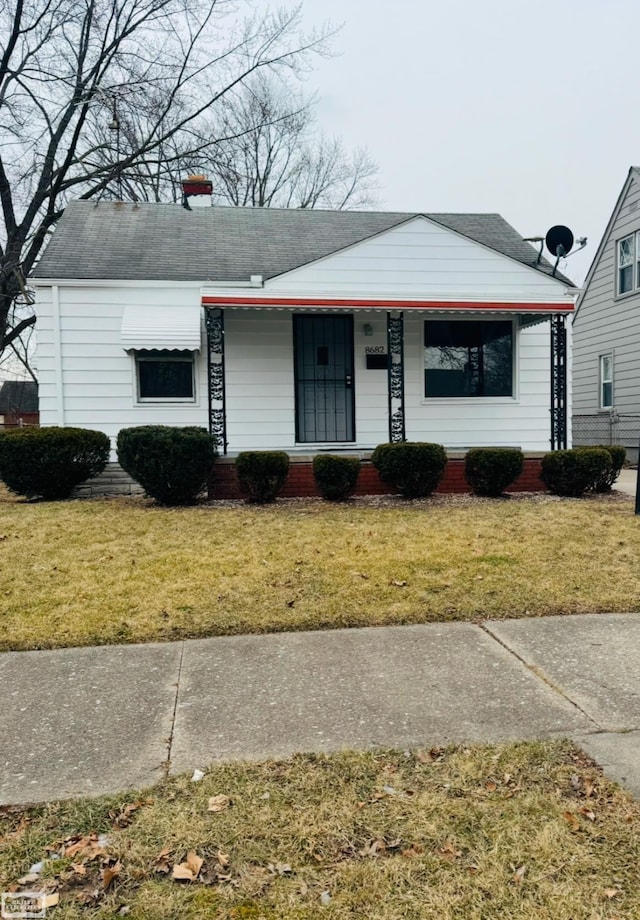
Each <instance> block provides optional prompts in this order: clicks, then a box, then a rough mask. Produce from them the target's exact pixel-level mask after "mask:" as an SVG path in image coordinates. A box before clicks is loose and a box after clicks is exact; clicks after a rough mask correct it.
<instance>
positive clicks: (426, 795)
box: [0, 742, 640, 920]
mask: <svg viewBox="0 0 640 920" xmlns="http://www.w3.org/2000/svg"><path fill="white" fill-rule="evenodd" d="M219 794H226V795H227V796H229V797H230V799H231V805H230V806H229V807H228V808H227V809H226V810H224V811H221V812H218V813H211V812H208V810H207V804H208V799H209V797H210V796H214V795H219ZM138 798H139V797H138V796H137V795H133V794H130V795H128V796H119V797H111V798H104V799H99V800H93V801H91V800H84V801H75V802H62V803H53V804H50V805H46V806H43V807H38V808H34V809H30V810H24V809H6V810H3V809H0V890H7V889H8V887H9V886H10V885H12V884H14V883H15V882H16V881H17V879H18V878H19V877H21V876H23V875H24V873H26V872H27V871H28V870H29V867H30V866H31V865H32V864H33V863H35V862H37V861H39V860H41V859H43V858H44V857H45V856H46V855H47V847H51V848H52V850H53V851H58V852H59V851H60V841H61V840H62V839H63V838H66V837H69V836H70V835H73V834H89V833H91V832H92V831H95V832H98V833H106V834H107V835H108V841H107V844H106V847H107V853H106V854H103V855H102V857H99V858H98V859H94V860H85V862H84V868H82V866H81V869H74V868H73V863H74V862H75V864H76V865H81V864H82V862H83V854H78V855H76V856H75V857H74V858H73V859H71V858H66V859H57V860H54V861H50V862H48V863H47V864H46V865H45V868H44V871H43V873H42V878H43V879H45V880H48V884H49V885H50V886H51V887H52V888H58V890H59V895H60V906H59V907H58V908H56V910H55V913H54V914H52V916H55V917H56V918H59V920H70V918H79V917H85V916H87V915H90V916H92V917H96V918H103V917H112V916H114V915H115V916H118V915H121V916H122V915H128V916H129V917H130V918H132V920H173V918H176V920H177V918H180V920H205V918H211V917H215V918H216V920H259V918H263V920H285V918H286V920H290V918H294V920H296V918H297V920H316V918H318V917H323V918H327V920H343V918H348V917H353V918H376V920H407V918H410V920H411V918H413V920H417V918H438V920H454V918H455V920H496V918H505V920H506V918H508V920H514V918H519V920H605V918H606V920H614V918H617V920H622V918H637V917H638V916H639V915H640V907H639V906H638V905H640V873H638V864H639V862H640V834H639V827H640V824H639V819H640V806H639V805H638V803H637V802H633V801H632V800H631V799H630V797H628V796H627V795H626V794H625V793H623V792H622V791H621V790H620V789H619V788H618V787H616V786H614V785H612V784H610V783H609V782H607V781H606V780H605V779H604V778H603V777H602V775H601V774H600V772H599V771H598V770H597V769H596V768H595V767H594V766H593V765H592V764H591V763H590V762H589V761H588V760H587V759H586V758H585V757H584V755H582V754H581V753H580V752H579V751H578V750H576V749H575V748H573V747H571V746H570V745H568V744H565V743H558V742H556V743H545V744H539V743H530V744H517V745H507V746H503V747H480V748H474V749H471V750H469V749H462V748H457V749H449V750H447V751H434V752H431V753H429V754H427V753H417V752H404V753H403V752H397V751H396V752H393V751H385V752H377V753H366V754H365V753H363V754H355V753H344V754H339V755H333V756H311V755H300V756H296V757H294V758H291V759H289V760H286V761H281V762H268V763H264V764H251V765H249V764H233V765H223V766H216V767H214V768H212V769H211V770H210V771H209V772H208V773H207V774H206V776H205V779H204V780H203V781H202V782H201V783H197V784H196V783H192V782H190V780H189V779H188V778H187V777H178V778H176V779H173V780H170V781H169V782H168V783H167V784H166V785H165V786H164V787H162V788H158V789H155V790H151V791H150V792H147V793H145V794H144V798H145V799H148V798H150V799H151V800H152V801H151V803H149V804H144V805H142V806H141V807H139V809H138V810H137V811H135V812H134V813H133V814H132V816H131V821H132V823H131V824H130V825H129V826H128V827H125V828H117V827H114V820H113V816H114V815H117V814H118V812H121V811H122V806H123V805H125V804H126V803H128V802H134V801H136V800H137V799H138ZM3 811H4V814H3ZM110 813H111V816H110ZM162 851H166V853H165V860H164V862H165V868H167V869H168V870H169V871H170V870H171V867H172V865H173V864H175V863H179V862H181V861H183V860H184V859H185V857H186V855H187V853H188V852H189V851H194V852H195V853H196V854H197V855H199V856H200V857H201V858H202V859H203V860H204V864H203V867H202V870H201V873H200V878H199V879H198V880H197V881H195V882H190V883H187V884H182V883H178V882H175V881H172V880H171V877H170V875H162V874H160V873H158V872H157V871H155V870H154V865H156V864H157V863H156V861H157V857H158V856H159V854H160V853H161V852H162ZM219 854H221V855H219ZM108 857H110V858H111V862H112V863H113V862H115V860H118V861H119V862H120V871H119V874H118V875H117V876H116V878H115V880H114V882H113V884H112V885H111V887H110V888H109V891H108V892H107V893H106V894H105V893H104V891H103V882H102V880H101V877H100V867H101V865H104V860H105V858H108ZM225 863H228V865H225ZM83 873H84V874H83ZM41 884H42V883H41V882H37V883H36V885H34V884H33V883H31V885H30V887H31V888H34V887H35V888H40V887H41ZM93 892H97V896H94V895H93ZM323 892H327V893H328V895H327V894H325V896H324V902H325V903H323ZM328 899H330V900H328ZM87 902H88V903H89V904H91V907H92V909H91V910H90V911H89V912H88V911H87V906H86V905H87ZM122 908H125V911H124V914H122V913H120V914H118V911H121V910H122ZM127 909H128V910H127Z"/></svg>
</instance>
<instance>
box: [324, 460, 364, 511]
mask: <svg viewBox="0 0 640 920" xmlns="http://www.w3.org/2000/svg"><path fill="white" fill-rule="evenodd" d="M359 473H360V461H359V459H358V458H357V457H340V456H336V455H335V454H318V456H316V457H314V458H313V478H314V479H315V481H316V485H317V486H318V489H319V490H320V493H321V495H322V497H323V498H326V499H327V500H328V501H332V502H343V501H346V499H347V498H349V496H350V495H353V493H354V491H355V488H356V483H357V482H358V474H359Z"/></svg>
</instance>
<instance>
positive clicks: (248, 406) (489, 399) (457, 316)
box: [202, 293, 573, 466]
mask: <svg viewBox="0 0 640 920" xmlns="http://www.w3.org/2000/svg"><path fill="white" fill-rule="evenodd" d="M202 303H203V306H204V311H205V325H206V330H207V368H208V369H207V374H208V396H209V426H210V430H211V432H212V434H213V435H214V437H215V439H216V442H217V446H218V451H219V453H220V455H221V456H222V457H228V458H231V457H232V456H233V455H234V454H237V453H238V452H240V451H242V450H272V449H278V450H285V451H287V453H289V454H290V456H291V457H292V458H294V460H295V464H296V466H301V465H303V463H304V461H303V460H302V458H303V457H307V458H308V457H309V456H312V455H313V454H314V453H315V452H317V451H326V450H331V451H332V452H341V451H349V452H352V451H354V452H356V453H358V452H359V453H360V454H361V455H362V458H363V460H364V461H365V463H366V460H367V454H368V452H370V451H372V450H373V449H374V448H375V446H376V445H377V444H379V443H382V442H385V441H396V442H397V441H404V440H423V441H435V442H437V443H441V444H443V445H444V446H445V448H447V450H449V451H450V452H451V453H452V458H454V459H455V455H456V454H459V455H463V454H464V452H465V451H466V450H467V449H468V448H470V447H474V446H514V447H520V448H521V449H522V450H524V451H525V452H527V453H529V454H532V455H536V454H537V455H539V454H540V453H541V452H544V451H545V450H549V449H560V448H564V447H566V446H567V412H568V405H567V403H568V389H567V329H566V316H567V315H568V314H569V313H570V312H571V310H572V308H573V304H572V303H568V302H567V301H566V300H564V301H562V302H559V303H526V304H523V303H517V304H516V303H509V302H501V303H495V302H494V303H486V302H479V301H478V302H465V303H461V302H460V301H457V302H443V301H429V302H427V301H412V302H406V301H405V302H401V301H398V300H393V301H381V300H377V301H371V300H369V301H366V302H363V301H360V300H357V299H355V298H350V299H349V300H340V301H338V300H335V299H333V300H327V299H324V300H320V299H317V298H316V299H314V300H310V299H308V298H307V299H302V298H296V299H287V298H282V297H280V298H275V297H271V298H265V297H260V298H256V297H255V296H252V297H249V296H246V297H233V298H231V297H229V296H228V295H215V294H206V293H205V294H204V296H203V298H202Z"/></svg>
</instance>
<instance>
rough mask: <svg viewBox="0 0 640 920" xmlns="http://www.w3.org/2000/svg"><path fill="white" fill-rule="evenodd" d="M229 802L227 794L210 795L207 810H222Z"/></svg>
mask: <svg viewBox="0 0 640 920" xmlns="http://www.w3.org/2000/svg"><path fill="white" fill-rule="evenodd" d="M230 804H231V799H230V798H229V796H228V795H222V794H220V795H212V796H211V798H210V799H209V806H208V809H207V810H208V811H214V812H217V811H224V810H225V808H228V807H229V805H230Z"/></svg>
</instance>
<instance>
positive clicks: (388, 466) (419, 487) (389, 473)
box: [371, 441, 447, 498]
mask: <svg viewBox="0 0 640 920" xmlns="http://www.w3.org/2000/svg"><path fill="white" fill-rule="evenodd" d="M371 462H372V463H373V465H374V466H375V468H376V469H377V471H378V474H379V476H380V479H382V481H383V482H386V483H388V484H389V485H391V486H393V487H394V488H395V489H397V490H398V492H400V493H401V494H402V495H404V496H405V498H420V497H421V496H423V495H431V493H432V492H433V491H434V490H435V489H436V488H437V486H438V483H439V482H440V480H441V479H442V476H443V474H444V469H445V467H446V465H447V455H446V453H445V449H444V447H442V445H441V444H429V443H427V442H423V441H403V442H401V443H397V444H378V446H377V447H376V449H375V450H374V452H373V454H372V455H371Z"/></svg>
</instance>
